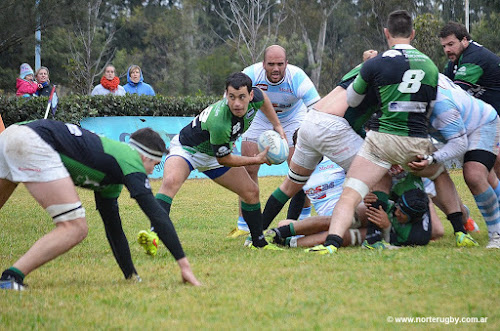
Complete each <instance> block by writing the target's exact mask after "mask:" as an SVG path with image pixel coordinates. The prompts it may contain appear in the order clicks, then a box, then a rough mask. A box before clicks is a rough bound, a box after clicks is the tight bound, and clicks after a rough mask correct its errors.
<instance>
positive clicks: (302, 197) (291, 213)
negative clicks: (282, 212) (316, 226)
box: [286, 190, 306, 220]
mask: <svg viewBox="0 0 500 331" xmlns="http://www.w3.org/2000/svg"><path fill="white" fill-rule="evenodd" d="M304 202H306V194H305V193H304V190H300V191H298V192H297V193H296V194H295V195H294V196H293V197H292V200H290V206H288V213H287V215H286V218H287V219H289V220H297V219H298V218H299V216H300V213H301V212H302V208H304Z"/></svg>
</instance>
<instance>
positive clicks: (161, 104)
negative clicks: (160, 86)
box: [0, 94, 218, 126]
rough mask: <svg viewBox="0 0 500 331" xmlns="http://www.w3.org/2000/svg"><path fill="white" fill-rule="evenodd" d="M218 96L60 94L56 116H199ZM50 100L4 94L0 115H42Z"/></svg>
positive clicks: (10, 119)
mask: <svg viewBox="0 0 500 331" xmlns="http://www.w3.org/2000/svg"><path fill="white" fill-rule="evenodd" d="M217 100H218V98H217V97H207V96H195V97H193V96H188V97H165V96H154V97H151V96H138V95H135V94H132V95H126V96H122V97H119V96H112V95H106V96H88V95H69V96H65V97H61V98H59V103H58V106H57V111H56V114H55V119H56V120H59V121H63V122H68V123H73V124H79V122H80V120H81V119H82V118H84V117H106V116H182V117H184V116H196V115H198V114H199V113H200V111H202V110H203V109H205V108H206V107H207V106H208V105H210V104H212V103H214V102H216V101H217ZM47 102H48V98H47V97H37V98H36V97H35V98H29V99H28V98H19V97H7V96H3V95H0V115H1V116H2V119H3V122H4V124H5V126H9V125H11V124H13V123H17V122H22V121H27V120H35V119H40V118H43V117H44V115H45V110H46V108H47ZM49 117H50V115H49Z"/></svg>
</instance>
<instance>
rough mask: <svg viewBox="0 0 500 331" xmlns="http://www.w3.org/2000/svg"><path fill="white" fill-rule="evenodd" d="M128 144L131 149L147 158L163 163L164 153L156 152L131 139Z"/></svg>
mask: <svg viewBox="0 0 500 331" xmlns="http://www.w3.org/2000/svg"><path fill="white" fill-rule="evenodd" d="M128 144H129V145H130V147H132V148H133V149H135V150H136V151H138V152H139V153H140V154H142V155H144V156H145V157H148V158H150V159H152V160H155V161H158V162H161V159H162V157H163V152H160V151H154V150H152V149H151V148H148V147H146V146H144V145H143V144H141V143H139V142H137V141H135V140H134V139H129V141H128Z"/></svg>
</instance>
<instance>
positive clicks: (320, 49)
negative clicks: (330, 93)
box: [290, 0, 341, 86]
mask: <svg viewBox="0 0 500 331" xmlns="http://www.w3.org/2000/svg"><path fill="white" fill-rule="evenodd" d="M340 2H341V0H336V1H328V0H316V1H314V2H308V3H307V6H311V7H312V8H311V7H310V8H308V9H309V10H304V6H306V5H305V3H304V2H302V1H299V0H295V1H293V2H292V5H291V6H290V10H291V12H292V17H293V18H294V19H295V20H297V22H298V24H299V27H300V31H301V37H302V40H303V41H304V43H305V45H306V50H307V60H308V64H309V68H311V80H312V82H313V83H314V85H315V86H319V79H320V75H321V65H322V63H323V53H324V49H325V41H326V28H327V26H328V19H329V18H330V16H331V15H332V13H333V11H334V10H335V8H336V7H337V6H338V5H339V4H340ZM306 22H307V24H306ZM317 24H319V26H318V27H317V30H316V31H317V32H315V33H314V32H312V31H310V30H311V29H310V26H315V25H317ZM314 34H317V41H316V47H315V48H314V47H313V43H312V41H311V35H314Z"/></svg>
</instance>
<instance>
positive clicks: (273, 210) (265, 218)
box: [262, 187, 290, 229]
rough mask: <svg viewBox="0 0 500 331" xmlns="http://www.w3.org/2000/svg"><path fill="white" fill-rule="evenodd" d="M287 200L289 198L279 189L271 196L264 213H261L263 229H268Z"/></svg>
mask: <svg viewBox="0 0 500 331" xmlns="http://www.w3.org/2000/svg"><path fill="white" fill-rule="evenodd" d="M289 199H290V197H289V196H288V195H286V194H285V193H283V191H281V190H280V188H279V187H278V188H277V189H276V190H275V191H274V192H273V193H272V194H271V196H270V197H269V199H268V200H267V202H266V206H265V207H264V212H263V213H262V226H263V229H267V228H268V227H269V225H270V224H271V222H272V221H273V220H274V218H275V217H276V215H278V214H279V212H280V211H281V209H283V206H284V205H285V203H286V202H287V201H288V200H289Z"/></svg>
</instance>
